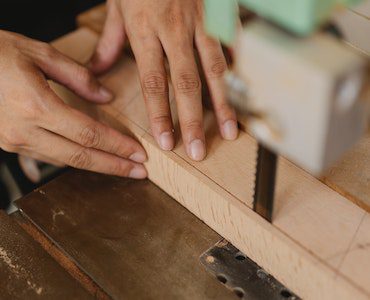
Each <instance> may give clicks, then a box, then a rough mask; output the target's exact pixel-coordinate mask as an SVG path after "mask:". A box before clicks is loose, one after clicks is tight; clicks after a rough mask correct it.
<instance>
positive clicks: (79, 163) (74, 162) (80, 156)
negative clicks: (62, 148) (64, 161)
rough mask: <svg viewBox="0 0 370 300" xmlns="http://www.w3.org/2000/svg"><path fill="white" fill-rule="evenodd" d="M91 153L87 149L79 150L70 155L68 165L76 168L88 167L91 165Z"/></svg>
mask: <svg viewBox="0 0 370 300" xmlns="http://www.w3.org/2000/svg"><path fill="white" fill-rule="evenodd" d="M91 162H92V161H91V154H90V152H89V151H88V150H87V149H82V150H79V151H77V152H75V153H73V154H72V155H71V157H70V158H69V161H68V165H70V166H72V167H74V168H78V169H88V168H90V167H91Z"/></svg>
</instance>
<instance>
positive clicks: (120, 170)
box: [112, 162, 133, 176]
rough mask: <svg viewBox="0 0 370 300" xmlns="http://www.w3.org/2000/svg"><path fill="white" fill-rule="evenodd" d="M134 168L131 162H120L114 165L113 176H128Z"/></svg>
mask: <svg viewBox="0 0 370 300" xmlns="http://www.w3.org/2000/svg"><path fill="white" fill-rule="evenodd" d="M132 168H133V166H132V164H131V163H129V162H125V163H121V162H120V163H117V164H114V167H113V169H112V173H113V175H118V176H128V175H129V173H130V170H131V169H132Z"/></svg>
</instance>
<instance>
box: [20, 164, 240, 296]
mask: <svg viewBox="0 0 370 300" xmlns="http://www.w3.org/2000/svg"><path fill="white" fill-rule="evenodd" d="M17 205H18V207H19V208H20V209H21V211H22V213H23V214H24V215H25V216H27V217H28V218H29V219H30V220H31V221H32V222H33V223H34V224H36V225H37V226H38V227H39V228H40V229H41V230H42V231H43V232H45V234H46V235H47V236H49V237H50V238H51V239H52V240H53V241H54V242H55V243H56V244H57V245H59V247H60V248H61V249H63V251H65V253H67V254H68V255H69V256H70V258H71V259H72V260H73V261H75V262H76V263H77V264H78V265H79V267H80V268H81V269H82V270H84V271H85V272H86V273H87V274H88V275H89V276H91V278H92V279H93V280H94V281H95V282H96V283H97V284H98V285H99V286H100V287H101V288H102V289H103V290H104V291H105V292H106V293H107V294H108V295H110V296H112V297H113V298H117V299H118V298H120V299H121V298H126V299H143V298H145V299H228V298H230V299H235V295H234V294H233V293H231V292H230V291H228V290H227V289H225V288H224V287H223V286H222V285H221V284H220V283H219V282H218V281H217V280H216V279H214V278H212V277H211V276H210V275H209V274H208V273H207V272H206V270H205V269H204V268H203V267H202V266H201V264H200V262H199V256H200V255H201V253H203V252H204V251H205V250H207V249H208V248H209V247H210V246H212V245H213V244H215V243H216V242H217V241H218V240H219V239H220V236H219V235H218V234H216V233H215V232H214V231H212V230H211V229H210V228H209V227H208V226H206V225H205V224H204V223H202V222H201V221H200V220H199V219H197V218H196V217H195V216H193V215H192V214H191V213H189V212H188V211H187V210H186V209H185V208H183V207H182V206H180V205H179V204H178V203H177V202H175V201H174V200H173V199H172V198H170V197H169V196H168V195H167V194H165V193H164V192H163V191H162V190H160V189H159V188H158V187H156V186H155V185H154V184H152V183H150V182H149V181H133V180H129V179H121V178H115V177H110V176H104V175H98V174H92V173H87V172H83V171H72V172H70V173H67V174H65V175H63V176H61V177H59V178H58V179H56V180H54V181H53V182H51V183H49V184H48V185H47V186H45V187H43V188H41V189H39V190H37V191H35V192H34V193H32V194H30V195H28V196H27V197H25V198H23V199H22V200H19V201H17Z"/></svg>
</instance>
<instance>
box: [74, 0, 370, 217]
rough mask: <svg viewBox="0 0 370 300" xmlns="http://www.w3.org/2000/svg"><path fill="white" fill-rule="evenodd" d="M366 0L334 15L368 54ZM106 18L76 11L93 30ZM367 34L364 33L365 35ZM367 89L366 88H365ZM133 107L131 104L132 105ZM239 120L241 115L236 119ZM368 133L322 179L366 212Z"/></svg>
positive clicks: (369, 205) (101, 12)
mask: <svg viewBox="0 0 370 300" xmlns="http://www.w3.org/2000/svg"><path fill="white" fill-rule="evenodd" d="M369 7H370V1H365V2H364V3H363V4H362V5H361V6H359V7H358V8H356V9H355V11H351V10H346V12H345V13H344V12H342V13H341V14H339V15H338V16H337V17H336V20H337V22H338V24H339V26H340V27H341V28H344V29H345V30H346V32H345V34H346V35H347V42H348V43H350V44H352V45H354V46H355V47H357V48H360V49H361V51H363V52H367V53H369V51H370V48H369V47H370V46H369V47H368V42H369V39H368V38H367V36H368V35H369V34H370V21H369V14H370V9H369ZM105 18H106V7H105V4H101V5H98V6H96V7H94V8H92V9H90V10H87V11H86V12H84V13H82V14H80V15H79V16H78V18H77V23H78V25H79V26H80V27H87V28H90V29H91V30H93V31H95V32H96V33H101V31H102V30H103V26H104V21H105ZM366 34H367V35H366ZM369 89H370V88H369ZM132 108H134V107H132ZM240 121H241V122H242V123H244V122H243V118H241V119H240ZM369 143H370V132H369V134H368V135H367V136H366V137H364V139H363V140H362V141H361V142H360V143H359V144H358V146H356V147H355V148H354V149H353V150H352V151H351V152H350V153H348V154H347V155H346V156H345V157H344V158H343V159H342V160H341V161H339V162H338V163H337V164H336V165H334V166H333V168H331V169H330V170H329V171H328V173H327V174H326V175H325V177H324V178H323V182H324V183H325V184H327V185H328V186H330V187H331V188H332V189H334V190H336V191H337V192H338V193H340V194H342V195H344V196H346V197H347V198H348V199H350V200H351V201H353V202H354V203H356V204H357V205H359V206H360V207H361V208H363V209H365V210H366V211H368V212H370V183H369V178H370V147H369V145H370V144H369Z"/></svg>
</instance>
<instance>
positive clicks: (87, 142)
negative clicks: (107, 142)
mask: <svg viewBox="0 0 370 300" xmlns="http://www.w3.org/2000/svg"><path fill="white" fill-rule="evenodd" d="M79 139H80V141H81V145H83V146H85V147H89V148H95V147H98V146H100V143H101V134H100V130H99V129H98V127H97V126H95V125H88V126H86V127H85V128H84V129H83V130H82V131H81V133H80V137H79Z"/></svg>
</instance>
